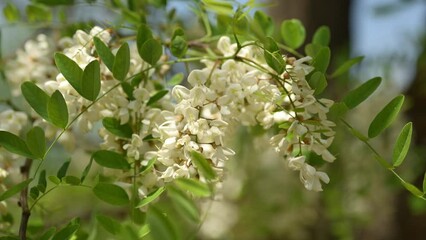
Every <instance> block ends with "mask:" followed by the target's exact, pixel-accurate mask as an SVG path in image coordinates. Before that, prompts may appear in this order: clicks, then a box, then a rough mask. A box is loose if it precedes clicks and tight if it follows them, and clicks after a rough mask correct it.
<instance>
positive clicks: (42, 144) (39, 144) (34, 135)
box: [27, 126, 46, 159]
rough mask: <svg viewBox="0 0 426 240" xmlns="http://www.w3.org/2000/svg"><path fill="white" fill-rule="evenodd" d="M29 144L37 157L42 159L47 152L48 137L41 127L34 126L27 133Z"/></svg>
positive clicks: (29, 147)
mask: <svg viewBox="0 0 426 240" xmlns="http://www.w3.org/2000/svg"><path fill="white" fill-rule="evenodd" d="M27 146H28V149H29V150H30V151H31V153H32V154H33V155H34V156H35V157H37V158H40V159H42V158H43V157H44V154H45V152H46V139H45V136H44V131H43V129H42V128H41V127H37V126H36V127H33V128H31V130H30V131H29V132H28V133H27Z"/></svg>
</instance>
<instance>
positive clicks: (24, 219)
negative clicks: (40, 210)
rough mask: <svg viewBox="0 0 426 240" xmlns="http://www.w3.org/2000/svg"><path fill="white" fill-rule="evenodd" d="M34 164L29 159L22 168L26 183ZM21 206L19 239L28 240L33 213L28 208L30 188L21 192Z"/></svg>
mask: <svg viewBox="0 0 426 240" xmlns="http://www.w3.org/2000/svg"><path fill="white" fill-rule="evenodd" d="M32 163H33V160H32V159H29V158H27V159H26V160H25V164H24V166H22V167H21V174H22V176H23V178H24V181H25V180H27V179H28V177H29V173H30V169H31V165H32ZM19 205H20V207H21V208H22V213H21V223H20V225H19V238H20V239H21V240H26V239H27V227H28V221H29V219H30V215H31V211H30V209H29V207H28V186H26V187H25V188H24V189H22V191H21V197H20V199H19Z"/></svg>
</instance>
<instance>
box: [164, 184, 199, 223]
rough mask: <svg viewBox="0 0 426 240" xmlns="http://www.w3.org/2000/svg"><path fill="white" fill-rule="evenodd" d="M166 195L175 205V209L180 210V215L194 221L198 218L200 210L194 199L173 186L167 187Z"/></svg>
mask: <svg viewBox="0 0 426 240" xmlns="http://www.w3.org/2000/svg"><path fill="white" fill-rule="evenodd" d="M167 195H168V196H169V197H170V199H171V200H172V203H173V204H174V205H175V206H176V210H177V211H178V212H180V213H181V215H182V216H184V217H187V218H188V219H190V220H192V221H194V222H198V221H199V220H200V212H199V211H198V208H197V205H195V203H194V201H193V200H192V199H191V198H190V197H189V196H188V195H187V194H185V193H184V192H182V191H180V190H179V189H176V188H175V187H168V188H167Z"/></svg>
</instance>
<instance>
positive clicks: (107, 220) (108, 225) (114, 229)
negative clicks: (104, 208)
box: [96, 214, 122, 235]
mask: <svg viewBox="0 0 426 240" xmlns="http://www.w3.org/2000/svg"><path fill="white" fill-rule="evenodd" d="M96 220H97V221H98V223H99V224H100V225H101V226H102V227H103V228H104V229H105V230H107V231H108V232H109V233H111V234H112V235H117V234H119V233H120V232H121V229H122V227H121V223H120V222H118V221H117V220H115V219H113V218H111V217H108V216H105V215H101V214H98V215H96Z"/></svg>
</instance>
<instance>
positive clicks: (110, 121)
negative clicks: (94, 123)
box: [102, 117, 133, 138]
mask: <svg viewBox="0 0 426 240" xmlns="http://www.w3.org/2000/svg"><path fill="white" fill-rule="evenodd" d="M102 125H103V126H104V127H105V129H106V130H108V131H109V132H110V133H112V134H114V135H116V136H118V137H122V138H131V137H132V133H133V130H132V127H131V126H130V124H129V123H125V124H120V121H119V120H117V119H115V118H112V117H106V118H104V119H103V120H102Z"/></svg>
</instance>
